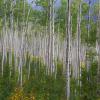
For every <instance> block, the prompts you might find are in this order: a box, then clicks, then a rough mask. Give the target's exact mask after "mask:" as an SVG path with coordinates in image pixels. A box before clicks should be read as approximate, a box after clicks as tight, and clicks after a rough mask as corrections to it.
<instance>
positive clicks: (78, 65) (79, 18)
mask: <svg viewBox="0 0 100 100" xmlns="http://www.w3.org/2000/svg"><path fill="white" fill-rule="evenodd" d="M80 25H81V2H80V3H79V7H78V16H77V67H78V68H77V69H78V73H77V78H78V85H79V86H80V85H81V82H80V80H79V79H80V77H81V66H80V45H81V27H80Z"/></svg>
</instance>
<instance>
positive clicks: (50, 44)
mask: <svg viewBox="0 0 100 100" xmlns="http://www.w3.org/2000/svg"><path fill="white" fill-rule="evenodd" d="M48 17H49V25H48V31H49V34H48V38H49V39H48V66H49V71H50V73H52V70H53V35H54V0H49V16H48Z"/></svg>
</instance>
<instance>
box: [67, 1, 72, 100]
mask: <svg viewBox="0 0 100 100" xmlns="http://www.w3.org/2000/svg"><path fill="white" fill-rule="evenodd" d="M67 4H68V5H67V7H68V12H67V13H68V14H67V15H68V16H67V26H66V39H67V41H66V42H67V43H66V44H67V45H66V79H67V80H66V81H67V82H66V83H67V86H66V88H67V100H69V99H70V62H71V61H70V60H71V59H70V56H71V43H70V41H71V27H70V24H71V18H70V17H71V13H70V6H71V1H70V0H67Z"/></svg>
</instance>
